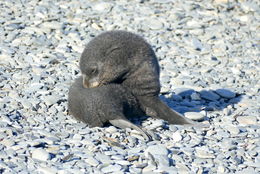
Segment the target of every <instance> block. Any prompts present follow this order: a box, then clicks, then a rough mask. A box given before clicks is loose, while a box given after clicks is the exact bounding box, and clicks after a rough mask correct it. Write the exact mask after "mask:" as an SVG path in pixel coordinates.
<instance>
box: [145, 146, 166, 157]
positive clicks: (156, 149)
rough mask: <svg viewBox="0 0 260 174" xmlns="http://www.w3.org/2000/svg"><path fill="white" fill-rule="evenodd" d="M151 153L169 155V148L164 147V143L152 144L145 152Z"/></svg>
mask: <svg viewBox="0 0 260 174" xmlns="http://www.w3.org/2000/svg"><path fill="white" fill-rule="evenodd" d="M148 152H149V153H151V154H152V155H153V156H154V155H168V153H169V152H168V149H167V148H166V147H164V146H163V145H151V146H149V147H148V148H147V149H146V150H145V152H144V153H145V154H146V155H147V153H148Z"/></svg>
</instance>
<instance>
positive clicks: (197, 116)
mask: <svg viewBox="0 0 260 174" xmlns="http://www.w3.org/2000/svg"><path fill="white" fill-rule="evenodd" d="M184 115H185V117H187V118H189V119H191V120H195V121H201V120H203V119H204V117H205V115H204V114H202V113H200V112H186V113H184Z"/></svg>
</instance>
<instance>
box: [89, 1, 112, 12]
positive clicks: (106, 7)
mask: <svg viewBox="0 0 260 174" xmlns="http://www.w3.org/2000/svg"><path fill="white" fill-rule="evenodd" d="M92 9H93V10H95V11H98V12H102V13H104V12H108V11H110V9H111V4H110V3H108V2H100V3H97V4H95V5H93V6H92Z"/></svg>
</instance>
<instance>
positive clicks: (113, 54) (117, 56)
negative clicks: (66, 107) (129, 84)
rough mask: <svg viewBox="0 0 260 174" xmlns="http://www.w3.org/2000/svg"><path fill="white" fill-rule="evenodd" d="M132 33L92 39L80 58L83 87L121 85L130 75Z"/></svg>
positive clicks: (107, 33) (112, 33) (105, 34)
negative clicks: (130, 41)
mask: <svg viewBox="0 0 260 174" xmlns="http://www.w3.org/2000/svg"><path fill="white" fill-rule="evenodd" d="M131 37H132V34H131V33H128V32H123V31H110V32H105V33H102V34H100V35H98V36H97V37H95V38H94V39H92V40H91V41H90V42H89V43H88V44H87V45H86V48H85V49H84V51H83V53H82V55H81V57H80V63H79V65H80V70H81V73H82V76H83V86H84V87H85V88H93V87H98V86H102V85H105V84H109V83H121V82H122V81H123V80H124V78H125V77H126V75H127V74H128V73H129V70H130V68H129V67H130V66H129V62H130V61H131V57H132V56H133V54H132V53H133V50H134V49H133V48H131V47H129V46H130V45H133V44H130V45H129V40H132V39H130V38H131Z"/></svg>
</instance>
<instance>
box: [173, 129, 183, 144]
mask: <svg viewBox="0 0 260 174" xmlns="http://www.w3.org/2000/svg"><path fill="white" fill-rule="evenodd" d="M172 139H173V141H175V142H178V141H181V140H182V136H181V133H180V132H179V131H176V132H174V133H173V134H172Z"/></svg>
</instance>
